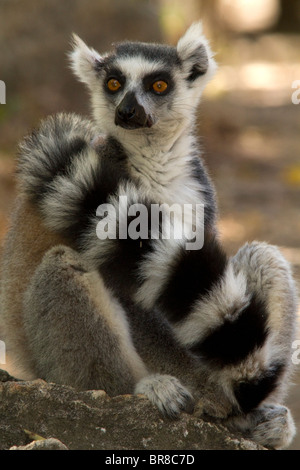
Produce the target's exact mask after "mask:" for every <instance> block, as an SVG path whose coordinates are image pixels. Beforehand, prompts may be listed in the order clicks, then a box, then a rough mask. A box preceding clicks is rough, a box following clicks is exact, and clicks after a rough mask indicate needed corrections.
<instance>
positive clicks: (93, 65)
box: [69, 34, 103, 85]
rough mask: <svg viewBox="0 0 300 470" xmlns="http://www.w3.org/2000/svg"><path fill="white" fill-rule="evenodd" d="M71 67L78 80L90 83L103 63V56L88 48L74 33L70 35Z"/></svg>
mask: <svg viewBox="0 0 300 470" xmlns="http://www.w3.org/2000/svg"><path fill="white" fill-rule="evenodd" d="M72 45H73V51H72V52H71V53H70V55H69V57H70V60H71V68H72V70H73V72H74V73H75V75H76V76H77V77H78V78H79V80H80V81H81V82H83V83H86V84H87V85H91V83H92V82H93V80H95V78H96V74H97V72H98V71H99V70H100V68H101V65H102V63H103V57H102V56H101V55H100V54H98V52H97V51H95V50H94V49H91V48H89V47H88V46H87V45H86V44H85V43H84V42H83V41H82V39H80V38H79V37H78V36H77V35H76V34H73V37H72Z"/></svg>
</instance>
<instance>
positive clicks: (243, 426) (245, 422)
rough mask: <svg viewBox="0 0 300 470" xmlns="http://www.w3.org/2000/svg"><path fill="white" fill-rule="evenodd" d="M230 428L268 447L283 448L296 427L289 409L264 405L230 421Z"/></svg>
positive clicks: (291, 437) (292, 435) (290, 438)
mask: <svg viewBox="0 0 300 470" xmlns="http://www.w3.org/2000/svg"><path fill="white" fill-rule="evenodd" d="M229 428H230V429H236V430H239V431H241V432H242V433H243V434H244V435H245V436H246V437H249V438H251V439H252V440H254V441H255V442H257V443H258V444H261V445H262V446H264V447H267V448H270V449H285V448H287V447H288V446H289V445H290V443H291V442H292V440H293V438H294V436H295V433H296V428H295V424H294V420H293V418H292V416H291V413H290V410H289V409H288V408H286V407H285V406H281V405H271V404H270V405H267V404H266V405H264V406H261V407H260V408H258V409H256V410H253V411H252V412H251V413H249V414H247V415H246V416H243V417H242V416H240V417H235V418H233V419H232V420H231V421H230V424H229Z"/></svg>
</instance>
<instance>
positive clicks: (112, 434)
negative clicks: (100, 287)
mask: <svg viewBox="0 0 300 470" xmlns="http://www.w3.org/2000/svg"><path fill="white" fill-rule="evenodd" d="M0 397H1V398H0V450H6V449H12V450H18V449H25V450H59V449H60V450H66V449H70V450H72V449H73V450H74V449H76V450H93V449H97V450H147V449H150V450H174V449H175V450H185V449H189V450H220V449H223V450H261V449H262V447H260V446H259V445H257V444H255V443H254V442H252V441H249V440H247V439H244V438H242V437H241V436H238V435H234V434H232V433H230V432H229V431H228V430H227V429H226V428H225V427H223V426H221V425H219V424H218V425H217V424H213V423H210V422H207V421H203V419H201V418H200V414H201V410H200V407H199V408H198V413H197V411H196V413H195V414H194V415H192V416H191V415H187V414H182V416H181V418H180V419H179V420H176V421H173V420H172V421H171V420H169V419H163V418H162V417H161V415H160V414H159V412H158V410H157V409H156V408H155V407H154V406H153V405H151V404H150V402H149V401H148V400H147V399H145V398H143V397H142V396H137V397H134V396H132V395H123V396H119V397H115V398H109V397H108V396H107V395H106V393H105V392H103V391H99V390H95V391H87V392H76V391H75V390H73V389H72V388H70V387H65V386H62V385H56V384H48V383H46V382H44V381H42V380H36V381H33V382H19V381H15V380H14V379H13V378H12V377H10V376H8V374H7V373H6V372H5V371H1V370H0ZM24 446H25V447H24Z"/></svg>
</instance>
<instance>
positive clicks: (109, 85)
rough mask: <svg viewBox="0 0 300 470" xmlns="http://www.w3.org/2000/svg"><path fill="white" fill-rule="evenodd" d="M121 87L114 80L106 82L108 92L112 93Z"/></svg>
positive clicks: (117, 81)
mask: <svg viewBox="0 0 300 470" xmlns="http://www.w3.org/2000/svg"><path fill="white" fill-rule="evenodd" d="M121 86H122V85H121V83H120V82H119V80H117V79H116V78H111V79H110V80H108V82H107V88H108V89H109V91H112V92H115V91H118V90H119V89H120V88H121Z"/></svg>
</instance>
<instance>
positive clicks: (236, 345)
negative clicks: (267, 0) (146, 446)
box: [1, 23, 297, 448]
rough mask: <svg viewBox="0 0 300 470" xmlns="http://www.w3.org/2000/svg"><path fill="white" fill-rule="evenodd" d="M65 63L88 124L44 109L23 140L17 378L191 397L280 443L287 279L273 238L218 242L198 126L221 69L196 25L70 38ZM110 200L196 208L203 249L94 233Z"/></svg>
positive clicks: (14, 346) (288, 326)
mask: <svg viewBox="0 0 300 470" xmlns="http://www.w3.org/2000/svg"><path fill="white" fill-rule="evenodd" d="M70 57H71V64H72V68H73V70H74V72H75V74H76V75H77V77H78V78H79V79H80V80H81V81H82V82H84V83H85V84H86V85H87V86H88V89H89V91H90V94H91V101H92V108H93V115H94V120H90V119H86V118H83V117H80V116H77V115H75V114H66V113H61V114H58V115H55V116H52V117H48V118H46V119H45V120H44V121H43V122H42V123H41V125H40V127H39V128H38V129H37V130H35V131H34V132H33V133H32V134H31V135H30V136H28V137H27V138H25V140H24V141H23V142H22V144H21V145H20V152H19V160H18V170H17V177H18V188H19V189H18V190H19V197H18V200H17V206H16V209H15V212H14V215H13V218H12V223H11V228H10V231H9V233H8V236H7V239H6V242H5V246H4V255H3V266H2V285H1V339H2V337H3V338H4V339H5V342H6V346H7V350H8V353H9V355H10V357H11V358H13V359H14V361H15V364H16V366H18V367H19V370H22V371H23V372H22V374H23V376H24V377H26V378H34V377H40V378H43V379H45V380H47V381H52V382H56V383H62V384H66V385H70V386H73V387H76V388H77V389H104V390H105V391H106V392H107V393H108V394H109V395H111V396H114V395H119V394H126V393H136V394H143V395H146V397H148V398H149V399H150V400H151V402H152V403H154V404H155V405H157V406H158V408H159V409H160V410H161V412H162V413H164V414H165V415H167V416H169V417H177V416H178V415H179V414H180V413H181V412H182V411H185V412H190V413H191V412H192V411H193V407H194V404H195V402H198V403H201V407H202V408H201V409H202V410H203V415H204V416H205V415H209V416H211V417H213V418H214V419H216V420H221V421H222V422H223V423H225V424H226V425H227V426H228V427H229V428H230V429H235V430H238V431H240V432H242V433H243V434H244V435H245V436H250V437H251V438H252V439H254V440H256V441H257V442H258V443H260V444H262V445H264V446H269V447H273V448H274V447H275V448H283V447H285V446H288V445H289V443H290V442H291V440H292V438H293V436H294V433H295V426H294V422H293V419H292V417H291V414H290V412H289V410H288V409H287V408H286V407H285V406H283V405H282V403H283V399H284V396H285V393H286V390H287V384H288V382H289V380H290V375H291V343H292V340H293V338H294V334H295V333H294V332H295V312H296V304H297V298H296V290H295V285H294V281H293V278H292V274H291V268H290V265H289V264H288V262H287V261H286V260H285V259H284V257H283V256H282V255H281V253H280V251H279V250H278V249H277V248H276V247H274V246H270V245H268V244H266V243H258V242H253V243H248V244H246V245H245V246H243V247H242V248H241V249H240V250H239V251H238V253H237V254H236V255H235V256H233V257H228V256H227V255H226V254H225V252H224V250H223V248H222V246H221V242H220V237H219V234H218V228H217V223H218V215H217V207H216V197H215V190H214V188H213V185H212V182H211V180H210V177H209V176H208V173H207V171H206V169H205V166H204V164H203V162H202V160H201V149H200V146H199V142H198V139H197V137H196V131H195V122H196V111H197V107H198V104H199V102H200V98H201V94H202V91H203V89H204V87H205V85H206V84H207V82H208V81H209V80H210V79H211V78H212V76H213V75H214V73H215V71H216V67H217V66H216V63H215V60H214V57H213V53H212V51H211V48H210V45H209V43H208V41H207V39H206V38H205V36H204V35H203V32H202V27H201V24H200V23H195V24H193V25H192V26H191V27H190V28H189V29H188V30H187V32H186V33H185V34H184V35H183V37H182V38H181V39H180V40H179V42H178V44H177V46H176V47H173V46H167V45H160V44H151V43H140V42H123V43H119V44H116V45H115V46H114V49H113V51H112V52H110V53H107V54H104V55H100V54H99V53H98V52H96V51H95V50H94V49H91V48H89V47H88V46H87V45H86V44H85V43H84V42H83V41H82V40H81V39H79V38H78V37H77V36H74V49H73V51H72V53H71V55H70ZM121 196H126V197H127V200H128V206H129V205H130V204H144V205H145V206H146V207H150V206H151V205H153V204H159V205H161V204H167V205H172V204H177V205H179V207H181V206H182V205H183V204H192V205H195V204H199V205H204V222H203V223H204V226H203V230H204V244H203V247H202V248H201V249H197V250H193V249H186V246H185V242H186V241H187V240H186V237H184V236H183V237H182V238H181V239H175V238H170V239H167V238H163V237H162V236H159V237H156V238H151V237H150V236H148V233H147V234H146V235H145V234H142V235H141V236H139V237H137V238H136V239H133V238H129V237H127V238H126V237H120V236H117V237H116V238H115V239H113V238H108V237H107V238H105V237H102V239H100V238H99V237H97V233H96V227H97V223H99V217H97V208H98V207H99V206H101V205H103V204H108V203H109V204H110V205H112V206H113V207H115V208H116V209H117V208H118V204H119V198H120V197H121ZM128 206H126V207H125V208H124V207H123V209H122V210H123V211H127V210H128ZM118 209H119V208H118ZM116 213H118V214H120V213H119V212H118V211H116ZM118 217H120V215H119V216H118ZM196 222H199V221H196ZM117 224H120V219H118V220H117ZM161 230H162V225H161V223H160V226H159V233H160V234H161Z"/></svg>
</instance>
